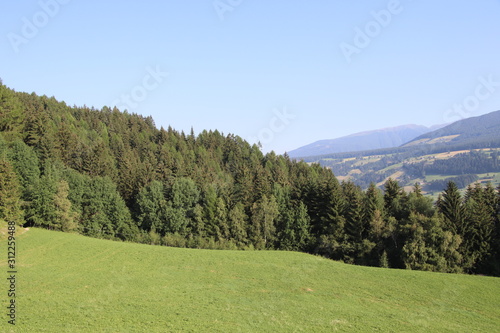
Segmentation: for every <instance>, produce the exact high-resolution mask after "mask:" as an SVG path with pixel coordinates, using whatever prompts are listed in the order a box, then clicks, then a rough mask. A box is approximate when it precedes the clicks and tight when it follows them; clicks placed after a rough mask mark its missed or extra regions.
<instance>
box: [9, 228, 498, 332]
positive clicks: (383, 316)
mask: <svg viewBox="0 0 500 333" xmlns="http://www.w3.org/2000/svg"><path fill="white" fill-rule="evenodd" d="M2 244H3V245H2V249H3V250H2V251H4V252H5V255H2V257H6V252H7V250H6V245H5V242H4V241H3V240H2ZM17 262H18V263H17V266H18V273H17V291H18V298H17V304H18V305H17V306H18V307H17V325H16V326H15V330H13V331H14V332H335V331H339V332H344V331H348V332H351V331H354V332H356V331H359V332H373V331H379V332H495V331H496V332H498V331H499V330H500V279H498V278H492V277H482V276H467V275H451V274H436V273H427V272H417V271H405V270H389V269H381V268H369V267H359V266H351V265H346V264H342V263H338V262H334V261H330V260H327V259H323V258H320V257H315V256H311V255H307V254H302V253H296V252H275V251H269V252H267V251H260V252H259V251H255V252H244V251H211V250H193V249H177V248H167V247H159V246H148V245H140V244H130V243H120V242H112V241H105V240H98V239H92V238H87V237H83V236H80V235H74V234H66V233H61V232H53V231H46V230H41V229H31V230H29V231H27V232H25V233H24V234H22V235H19V236H18V239H17ZM1 267H2V270H3V271H5V272H6V271H7V267H6V262H5V260H4V259H2V261H1ZM5 274H6V273H5ZM4 281H5V280H4ZM2 286H4V289H5V291H7V288H8V286H7V284H6V283H3V284H2ZM1 294H2V298H1V299H2V307H3V309H5V305H6V302H7V299H6V295H7V293H6V292H3V291H2V293H1ZM4 311H5V310H4ZM2 318H3V319H2V322H1V323H0V331H2V332H9V329H10V325H8V324H7V319H5V318H6V316H2Z"/></svg>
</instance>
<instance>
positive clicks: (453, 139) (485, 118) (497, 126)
mask: <svg viewBox="0 0 500 333" xmlns="http://www.w3.org/2000/svg"><path fill="white" fill-rule="evenodd" d="M499 136H500V111H495V112H491V113H488V114H485V115H482V116H478V117H472V118H467V119H463V120H459V121H457V122H454V123H452V124H451V125H448V126H445V127H443V128H440V129H437V130H435V131H432V132H428V133H424V134H422V135H420V136H419V137H417V138H415V139H413V140H411V141H410V142H408V143H407V144H405V145H404V146H405V147H409V146H415V145H422V144H436V143H443V142H449V143H450V144H454V145H456V144H474V143H475V142H481V143H482V144H483V145H485V146H488V144H489V143H491V144H494V143H497V142H498V141H499Z"/></svg>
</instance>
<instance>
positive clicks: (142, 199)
mask: <svg viewBox="0 0 500 333" xmlns="http://www.w3.org/2000/svg"><path fill="white" fill-rule="evenodd" d="M460 158H463V156H461V157H460ZM464 163H465V162H464ZM436 167H437V166H436ZM499 207H500V188H498V189H495V188H494V187H493V186H492V185H491V184H487V185H486V186H484V185H481V184H474V185H470V186H469V187H468V188H467V190H466V191H465V194H461V193H460V191H459V190H458V188H457V186H456V185H455V183H453V182H448V183H447V184H446V189H445V190H444V192H443V193H441V195H440V196H439V198H438V200H437V201H436V202H433V201H432V200H431V199H429V198H427V197H424V196H423V195H422V189H421V187H420V185H419V184H418V183H417V184H415V186H414V189H413V190H412V191H411V192H409V193H407V192H405V191H404V190H403V189H402V187H401V186H400V185H399V184H398V182H396V181H394V180H392V179H389V180H388V181H387V182H386V183H385V186H384V189H383V190H380V189H378V188H377V187H376V186H375V185H374V184H373V183H372V184H370V185H369V186H368V188H367V189H366V190H362V189H361V188H360V187H359V186H357V185H355V184H354V183H352V182H339V181H338V180H337V178H336V177H335V176H334V173H333V172H332V170H331V169H329V168H326V167H323V166H320V165H319V164H315V163H306V162H304V161H295V160H292V159H290V158H289V157H288V156H287V155H286V154H285V155H276V154H275V153H273V152H271V153H268V154H263V153H262V152H261V150H260V148H259V146H257V145H250V144H249V143H248V142H246V141H244V140H242V139H241V138H240V137H238V136H237V135H233V134H226V135H225V134H223V133H220V132H218V131H203V132H201V133H200V134H198V135H195V134H194V131H193V130H192V131H191V133H189V134H186V133H184V132H179V131H176V130H174V129H172V128H171V127H168V128H167V129H165V128H163V127H161V128H159V129H158V128H157V127H156V125H155V123H154V121H153V119H152V118H151V117H144V116H141V115H137V114H130V113H128V112H126V111H120V110H118V109H117V108H110V107H103V108H102V109H100V110H97V109H95V108H92V107H87V106H82V107H78V106H68V105H66V104H65V103H64V102H59V101H57V100H56V99H55V98H53V97H51V98H49V97H47V96H38V95H36V94H35V93H31V94H28V93H24V92H16V91H14V90H12V89H10V88H8V87H6V86H5V85H3V84H1V82H0V219H3V220H6V221H15V222H16V223H17V224H18V225H20V226H24V227H27V226H36V227H41V228H48V229H53V230H61V231H64V232H74V233H81V234H83V235H88V236H91V237H98V238H106V239H114V240H119V241H129V242H139V243H146V244H154V245H166V246H177V247H190V248H207V249H241V250H264V249H268V250H293V251H303V252H308V253H312V254H317V255H321V256H325V257H328V258H331V259H333V260H340V261H343V262H346V263H351V264H356V265H368V266H379V267H391V268H402V269H415V270H427V271H437V272H450V273H469V274H486V275H495V276H500V221H499V218H500V214H499V211H500V210H499Z"/></svg>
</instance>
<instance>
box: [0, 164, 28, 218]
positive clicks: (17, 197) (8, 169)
mask: <svg viewBox="0 0 500 333" xmlns="http://www.w3.org/2000/svg"><path fill="white" fill-rule="evenodd" d="M22 218H23V211H22V210H21V190H20V186H19V180H18V177H17V174H16V173H15V172H14V168H13V167H12V164H11V163H10V162H9V161H8V160H7V159H5V158H3V157H1V156H0V219H4V220H6V221H9V222H10V221H13V222H16V223H17V224H22Z"/></svg>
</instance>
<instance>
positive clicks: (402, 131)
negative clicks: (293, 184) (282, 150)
mask: <svg viewBox="0 0 500 333" xmlns="http://www.w3.org/2000/svg"><path fill="white" fill-rule="evenodd" d="M442 126H445V125H434V126H431V127H427V126H423V125H416V124H407V125H400V126H394V127H386V128H381V129H375V130H369V131H362V132H357V133H353V134H349V135H346V136H342V137H338V138H334V139H324V140H318V141H316V142H313V143H311V144H308V145H305V146H302V147H299V148H297V149H294V150H291V151H290V152H288V155H289V156H290V157H292V158H297V157H307V156H319V155H326V154H334V153H343V152H350V151H364V150H372V149H381V148H392V147H398V146H401V145H403V144H405V143H407V142H410V141H412V140H413V139H415V138H416V137H419V136H422V135H424V134H425V133H428V132H431V131H432V130H433V129H434V128H436V127H438V128H441V127H442Z"/></svg>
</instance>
